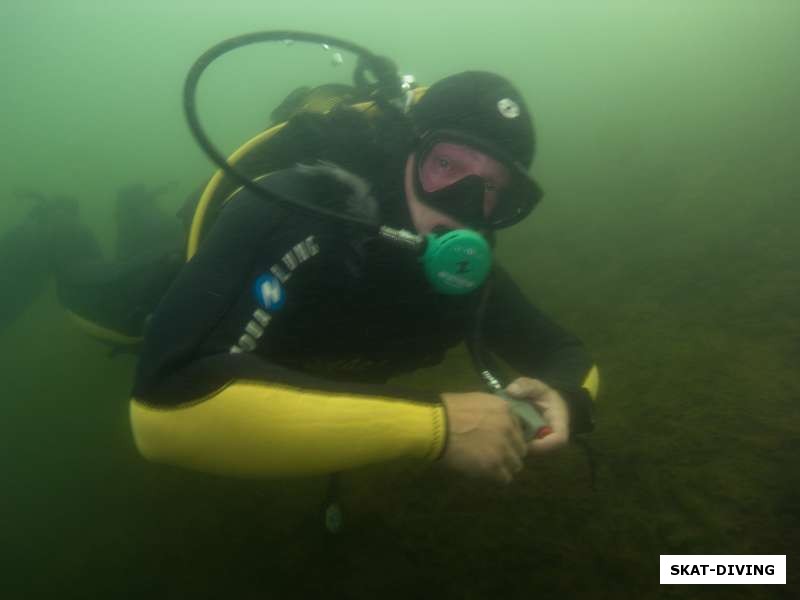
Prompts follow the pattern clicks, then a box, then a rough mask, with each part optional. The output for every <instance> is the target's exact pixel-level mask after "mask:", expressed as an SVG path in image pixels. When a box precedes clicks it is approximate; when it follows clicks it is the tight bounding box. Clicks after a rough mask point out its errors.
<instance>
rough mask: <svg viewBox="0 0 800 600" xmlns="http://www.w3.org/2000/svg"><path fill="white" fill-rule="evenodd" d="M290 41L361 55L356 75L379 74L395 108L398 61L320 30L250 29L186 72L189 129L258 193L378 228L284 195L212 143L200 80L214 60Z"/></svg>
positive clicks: (380, 98)
mask: <svg viewBox="0 0 800 600" xmlns="http://www.w3.org/2000/svg"><path fill="white" fill-rule="evenodd" d="M287 41H297V42H308V43H314V44H323V45H326V46H327V47H330V48H338V49H341V50H345V51H348V52H352V53H353V54H356V55H358V57H359V63H358V66H357V72H356V76H357V77H358V78H360V79H362V80H363V81H366V78H365V71H369V72H370V73H371V74H372V75H373V76H374V77H375V79H376V83H375V84H372V86H371V87H374V88H375V91H374V92H373V98H374V99H375V101H376V102H377V103H378V104H379V105H380V106H381V107H382V108H386V109H391V108H393V104H392V101H393V100H394V99H396V98H399V97H400V96H401V95H402V90H401V87H400V83H401V82H400V78H399V76H398V74H397V69H396V67H395V65H394V63H393V62H392V61H391V60H389V59H388V58H384V57H381V56H378V55H376V54H373V53H372V52H370V51H369V50H367V49H366V48H363V47H361V46H358V45H357V44H353V43H352V42H348V41H347V40H341V39H339V38H335V37H330V36H327V35H321V34H318V33H309V32H304V31H291V30H273V31H258V32H255V33H247V34H244V35H239V36H236V37H232V38H230V39H227V40H224V41H222V42H220V43H218V44H216V45H215V46H212V47H211V48H210V49H208V50H206V51H205V52H204V53H203V54H202V55H201V56H200V58H198V59H197V60H196V61H195V63H194V64H193V65H192V68H191V69H190V70H189V73H188V74H187V76H186V82H185V83H184V86H183V110H184V113H185V115H186V120H187V122H188V124H189V129H190V130H191V132H192V135H193V136H194V138H195V140H196V141H197V143H198V144H199V145H200V147H201V148H202V149H203V151H204V152H205V153H206V155H208V157H209V158H210V159H211V160H212V161H213V162H214V163H215V164H216V165H217V166H218V167H219V168H220V169H222V171H223V172H224V173H225V174H226V175H227V176H228V177H230V178H231V179H232V180H234V181H236V182H237V183H239V184H240V185H242V186H243V187H244V188H246V189H247V190H249V191H250V192H252V193H254V194H256V195H257V196H260V197H262V198H264V199H266V200H269V201H272V202H278V203H282V204H284V205H289V206H290V207H291V208H295V209H300V210H304V211H305V212H307V213H309V214H312V215H321V216H327V217H330V218H333V219H335V220H338V221H348V222H350V223H354V224H357V225H361V226H362V227H363V226H366V227H368V228H371V229H377V226H376V224H375V223H371V222H370V221H367V220H366V219H360V218H358V217H355V216H353V215H349V214H345V213H342V212H339V211H334V210H330V209H326V208H324V207H320V206H311V205H307V204H304V203H302V202H300V201H298V200H296V199H288V198H283V197H281V196H279V195H277V194H275V193H272V192H269V191H267V190H265V189H264V188H262V187H261V186H259V185H258V184H256V183H255V182H254V181H253V180H252V179H251V178H250V177H248V176H247V175H246V174H244V173H243V172H242V171H240V170H239V169H237V168H236V167H234V166H233V165H231V164H230V163H228V160H227V159H226V157H225V156H224V155H223V154H222V153H221V152H220V151H219V150H217V148H216V147H215V146H214V144H212V143H211V140H210V139H209V137H208V136H207V135H206V133H205V130H204V129H203V127H202V125H201V124H200V119H199V117H198V115H197V85H198V82H199V81H200V77H201V76H202V75H203V73H204V72H205V70H206V68H207V67H208V66H209V65H210V64H211V63H212V62H214V61H215V60H216V59H218V58H219V57H220V56H222V55H223V54H226V53H228V52H230V51H232V50H236V49H238V48H241V47H243V46H248V45H250V44H257V43H262V42H287Z"/></svg>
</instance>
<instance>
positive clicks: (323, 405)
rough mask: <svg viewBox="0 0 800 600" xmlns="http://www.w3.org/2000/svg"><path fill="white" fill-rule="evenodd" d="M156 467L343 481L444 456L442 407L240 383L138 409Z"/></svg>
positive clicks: (135, 403)
mask: <svg viewBox="0 0 800 600" xmlns="http://www.w3.org/2000/svg"><path fill="white" fill-rule="evenodd" d="M130 412H131V424H132V427H133V435H134V439H135V441H136V446H137V448H138V449H139V451H140V452H141V453H142V455H144V456H145V457H146V458H148V459H149V460H153V461H155V462H162V463H167V464H171V465H175V466H180V467H186V468H190V469H196V470H200V471H205V472H210V473H216V474H220V475H234V476H241V477H286V476H306V475H320V474H326V473H335V472H339V471H344V470H348V469H353V468H357V467H363V466H366V465H371V464H375V463H381V462H384V461H389V460H393V459H400V458H416V459H420V460H425V461H433V460H435V459H436V458H438V457H439V455H440V454H441V453H442V451H443V449H444V444H445V438H446V431H447V427H446V417H445V411H444V407H443V406H442V405H441V404H425V403H422V402H412V401H404V400H397V399H390V398H381V397H369V396H356V395H351V394H340V393H328V392H321V391H318V390H305V389H301V388H294V387H288V386H283V385H274V384H265V383H263V382H255V381H236V382H233V383H231V384H229V385H227V386H226V387H224V388H223V389H221V390H219V391H217V392H215V393H214V394H213V395H211V396H210V397H208V398H205V399H203V400H202V401H199V402H196V403H193V404H190V405H184V406H178V407H174V408H172V407H171V408H161V407H153V406H151V405H148V404H145V403H143V402H140V401H139V400H137V399H136V398H134V399H132V400H131V403H130Z"/></svg>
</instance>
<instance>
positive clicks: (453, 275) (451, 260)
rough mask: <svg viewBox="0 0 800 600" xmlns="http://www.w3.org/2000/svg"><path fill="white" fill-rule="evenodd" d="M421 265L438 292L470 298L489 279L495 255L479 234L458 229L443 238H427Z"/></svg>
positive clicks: (437, 236) (436, 236)
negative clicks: (493, 255) (468, 295)
mask: <svg viewBox="0 0 800 600" xmlns="http://www.w3.org/2000/svg"><path fill="white" fill-rule="evenodd" d="M422 263H423V266H424V268H425V275H426V276H427V277H428V281H430V282H431V285H433V287H434V289H435V290H436V291H437V292H440V293H442V294H452V295H456V294H468V293H470V292H472V291H474V290H476V289H477V288H479V287H480V286H481V285H482V284H483V282H484V281H485V280H486V277H487V276H488V275H489V270H490V269H491V267H492V251H491V249H490V248H489V243H488V242H487V241H486V239H485V238H484V237H483V236H482V235H481V234H479V233H478V232H477V231H472V230H470V229H456V230H455V231H449V232H447V233H445V234H444V235H433V234H428V236H427V246H426V247H425V253H424V254H423V255H422Z"/></svg>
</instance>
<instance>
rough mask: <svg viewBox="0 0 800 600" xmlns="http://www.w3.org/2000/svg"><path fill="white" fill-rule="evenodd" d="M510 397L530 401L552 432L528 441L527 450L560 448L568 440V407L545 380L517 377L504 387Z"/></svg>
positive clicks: (538, 450) (543, 450) (542, 450)
mask: <svg viewBox="0 0 800 600" xmlns="http://www.w3.org/2000/svg"><path fill="white" fill-rule="evenodd" d="M506 393H507V394H508V395H509V396H511V397H512V398H519V399H520V400H528V401H530V402H531V403H532V404H533V405H534V406H535V407H536V408H537V410H538V411H539V412H540V413H541V415H542V418H543V419H544V420H545V422H546V423H547V424H548V425H549V426H550V427H551V428H552V430H553V431H552V433H550V434H548V435H546V436H544V437H543V438H540V439H534V440H531V441H530V442H528V450H529V451H530V452H534V453H541V452H550V451H551V450H555V449H556V448H561V447H563V446H565V445H566V444H567V442H568V441H569V409H568V408H567V403H566V401H565V400H564V398H562V397H561V394H559V393H558V392H557V391H556V390H554V389H553V388H551V387H550V386H549V385H547V384H546V383H545V382H543V381H540V380H538V379H531V378H529V377H519V378H517V379H515V380H514V381H512V382H511V383H510V384H509V385H508V387H506Z"/></svg>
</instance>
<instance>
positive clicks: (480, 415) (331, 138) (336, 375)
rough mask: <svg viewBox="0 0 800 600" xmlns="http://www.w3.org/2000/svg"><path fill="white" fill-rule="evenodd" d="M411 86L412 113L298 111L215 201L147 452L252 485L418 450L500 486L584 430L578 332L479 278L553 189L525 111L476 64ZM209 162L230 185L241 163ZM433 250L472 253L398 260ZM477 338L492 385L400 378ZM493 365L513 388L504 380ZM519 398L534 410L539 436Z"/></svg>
mask: <svg viewBox="0 0 800 600" xmlns="http://www.w3.org/2000/svg"><path fill="white" fill-rule="evenodd" d="M208 62H210V61H209V60H198V64H201V63H202V68H204V67H205V65H207V63H208ZM190 79H191V76H190ZM188 81H189V80H187V82H188ZM189 87H190V84H189V83H187V89H188V88H189ZM407 91H408V94H407V96H406V99H407V101H406V102H405V106H404V107H403V108H402V109H396V110H393V109H392V108H391V107H390V106H388V105H387V104H385V103H384V104H381V103H380V102H378V101H376V100H375V101H372V102H367V103H366V105H361V106H358V105H353V104H351V103H350V102H340V103H338V104H336V105H335V106H333V107H332V108H330V110H327V111H326V112H320V111H315V110H295V111H290V112H291V115H290V116H289V118H288V121H287V122H286V123H283V124H281V125H279V126H277V127H275V128H272V129H271V130H270V136H269V139H268V142H266V143H264V144H263V147H262V148H261V150H259V149H256V150H254V151H253V152H251V153H250V155H248V156H244V157H242V156H238V158H236V161H237V162H238V164H237V167H236V168H237V169H239V172H240V173H241V172H246V173H247V175H246V176H245V177H239V176H238V174H237V178H235V179H234V180H232V181H228V183H227V189H226V190H225V193H223V194H221V197H223V198H224V200H222V201H218V202H217V207H216V209H214V210H212V209H211V208H209V207H208V206H207V205H206V203H205V201H204V200H202V199H201V200H200V202H199V203H198V204H197V208H196V210H195V214H194V220H193V223H192V228H191V229H192V231H191V232H190V241H189V260H188V262H187V263H186V264H185V266H184V267H183V268H182V269H181V271H180V272H179V273H178V276H177V278H176V279H175V281H174V282H173V283H172V285H171V286H170V288H169V290H168V292H167V293H166V295H165V297H164V298H163V299H162V300H161V302H160V303H159V304H158V307H157V309H156V310H155V312H154V314H153V315H152V318H151V320H150V322H149V326H148V329H147V332H146V336H145V340H144V345H143V348H142V353H141V358H140V362H139V364H138V368H137V372H136V377H135V383H134V386H133V394H132V395H133V398H132V399H131V403H130V417H131V424H132V429H133V434H134V439H135V443H136V445H137V447H138V449H139V451H140V452H141V453H142V454H143V455H144V456H145V457H146V458H148V459H150V460H153V461H156V462H161V463H167V464H172V465H176V466H180V467H185V468H189V469H196V470H201V471H205V472H210V473H216V474H223V475H233V476H245V477H287V476H310V475H324V474H336V473H340V472H344V471H348V470H350V469H354V468H357V467H362V466H366V465H372V464H377V463H383V462H386V461H391V460H395V459H409V458H410V459H416V460H419V461H427V462H431V463H433V462H437V463H439V464H442V465H444V466H445V467H447V468H450V469H452V470H455V471H458V472H461V473H464V474H467V475H470V476H476V477H481V478H485V479H488V480H494V481H498V482H504V483H508V482H510V481H512V480H513V479H514V477H515V476H516V475H517V473H519V471H520V470H522V469H523V466H524V458H525V456H526V455H527V454H528V453H540V452H548V451H551V450H553V449H555V448H558V447H560V446H562V445H564V444H565V443H566V442H567V441H568V439H569V438H570V436H571V435H574V434H579V433H585V432H588V431H590V430H591V429H592V428H593V421H592V402H593V399H594V396H595V395H596V393H597V383H598V375H597V369H596V367H595V366H594V365H593V363H592V360H591V358H590V357H589V355H588V354H587V352H586V349H585V347H584V346H583V344H582V343H581V341H580V340H579V339H578V338H577V337H575V336H574V335H572V334H571V333H569V332H567V331H566V330H564V329H563V328H562V327H560V326H558V325H557V324H556V323H554V322H553V321H552V320H550V319H548V318H547V317H546V316H545V315H544V314H543V313H541V312H540V311H539V310H538V309H536V308H535V307H534V306H533V305H532V304H531V303H530V302H528V300H527V299H526V298H525V296H524V294H523V293H522V292H521V290H520V289H519V287H518V286H517V285H516V284H515V283H514V281H513V280H512V278H511V277H510V276H509V275H508V273H506V272H505V270H503V269H502V267H501V266H499V265H496V264H495V265H494V266H493V267H491V274H490V275H489V276H488V279H486V281H485V282H483V281H482V279H481V278H480V277H479V278H478V279H477V284H476V281H474V280H472V279H471V273H470V270H472V269H477V270H480V269H481V268H485V269H486V270H489V267H487V265H489V264H490V263H491V254H490V247H491V246H492V245H493V244H494V237H495V232H496V231H497V230H499V229H502V228H504V227H508V226H511V225H514V224H516V223H518V222H519V221H521V220H522V219H523V218H525V217H526V216H527V215H528V214H529V213H530V212H531V210H532V209H533V208H534V206H535V205H536V203H537V202H538V200H539V199H540V197H541V195H542V192H541V190H540V188H539V186H538V185H537V183H536V182H535V181H534V180H533V179H532V178H531V177H530V176H529V175H528V173H527V170H528V168H529V167H530V165H531V162H532V160H533V156H534V130H533V125H532V120H531V116H530V113H529V111H528V108H527V106H526V103H525V101H524V100H523V98H522V96H521V95H520V93H519V92H518V90H517V89H516V88H515V87H514V86H513V85H512V84H511V83H510V82H509V81H508V80H506V79H505V78H503V77H501V76H499V75H497V74H494V73H490V72H482V71H467V72H462V73H459V74H456V75H453V76H450V77H446V78H444V79H442V80H441V81H438V82H436V83H434V84H433V85H432V86H430V87H429V88H428V89H427V90H424V89H407ZM299 95H300V96H301V100H300V101H299V103H300V104H302V97H303V94H302V93H301V94H299ZM356 96H357V94H356ZM185 106H187V107H189V108H187V116H188V117H189V121H190V126H192V127H193V129H194V130H195V131H194V133H195V136H196V137H197V138H198V140H199V141H201V143H203V142H202V140H203V139H204V138H203V135H202V134H198V132H197V127H196V126H195V125H193V122H194V121H193V118H194V117H193V113H192V110H193V106H192V103H191V101H187V100H186V99H185ZM284 108H285V107H284ZM207 145H208V144H206V145H205V146H204V149H206V151H207V152H208V153H209V155H210V156H212V158H213V157H214V153H213V152H211V151H209V150H208V149H207V148H206V146H207ZM240 154H241V152H237V155H240ZM215 161H216V162H217V163H218V164H219V165H220V166H221V168H222V169H223V170H224V171H225V173H224V174H223V173H221V172H220V173H219V174H220V175H221V176H223V177H224V176H226V175H229V174H230V172H231V171H234V172H235V169H234V168H233V167H232V163H233V162H234V159H233V158H231V160H230V163H228V162H226V161H225V159H224V158H222V159H217V158H215ZM234 174H236V173H234ZM237 184H238V185H237ZM271 200H274V201H271ZM206 213H213V216H208V214H206ZM205 221H211V223H210V224H209V223H206V222H205ZM363 223H379V224H381V226H380V227H379V228H372V229H370V228H366V227H362V226H361V224H363ZM378 231H380V233H378ZM387 232H388V233H387ZM411 238H413V239H411ZM198 239H200V241H199V242H198ZM420 239H422V240H426V241H423V243H422V247H424V246H426V245H427V247H428V248H430V247H433V246H434V245H435V244H437V243H439V242H440V241H441V240H445V241H444V242H442V243H444V244H445V245H449V249H450V250H451V251H452V252H454V253H455V254H457V255H459V256H460V257H462V258H463V260H461V259H459V260H458V261H456V265H455V266H454V268H453V269H451V270H448V269H447V268H443V267H441V263H437V262H436V260H432V261H429V262H425V264H424V265H423V263H422V262H421V259H420V255H419V253H418V252H411V251H409V249H408V247H404V244H405V245H406V246H408V245H410V246H414V245H415V244H416V243H417V242H416V241H419V240H420ZM409 240H411V241H410V242H409ZM415 240H416V241H415ZM406 242H408V244H406ZM481 244H483V245H484V246H481ZM418 249H419V246H418ZM484 249H485V251H484ZM425 252H426V257H427V256H428V254H427V250H425ZM459 253H460V254H459ZM486 257H489V258H488V259H487V258H486ZM484 259H486V260H484ZM482 261H483V262H482ZM473 284H475V285H473ZM489 290H491V291H490V292H489ZM465 339H466V341H467V342H468V343H469V342H472V343H471V345H470V349H471V351H472V353H473V357H474V358H475V359H476V364H477V365H480V366H486V368H485V369H484V370H482V371H481V375H482V376H484V379H485V381H486V382H487V386H488V387H489V388H490V391H488V392H484V391H477V390H476V391H472V392H467V393H458V392H455V391H452V390H451V389H450V388H451V385H449V384H448V383H447V382H441V384H440V385H438V386H437V387H436V388H435V389H431V390H428V391H419V390H414V391H412V390H408V389H403V388H400V387H397V386H394V385H390V384H387V381H388V380H389V379H391V378H392V377H394V376H396V375H399V374H401V373H407V372H412V371H414V370H417V369H419V368H422V367H428V366H432V365H436V364H439V363H440V362H442V360H443V358H444V355H445V352H446V351H447V350H448V349H450V348H452V347H454V346H456V345H458V344H459V343H461V342H463V341H465ZM476 339H479V343H476ZM490 353H491V354H496V355H497V356H499V357H501V358H502V359H503V360H505V362H506V363H507V364H508V365H510V366H511V368H513V369H514V370H516V371H517V372H518V373H520V374H521V376H520V377H517V378H516V379H514V380H513V381H511V383H510V384H508V385H502V384H501V383H499V378H497V377H496V376H495V375H493V374H492V373H491V368H489V367H488V366H487V365H489V364H490V363H489V359H488V358H486V357H487V356H488V355H489V354H490ZM492 392H494V393H492ZM512 402H516V403H518V404H524V405H525V406H526V407H528V408H530V407H535V408H536V409H537V411H538V414H539V416H540V418H541V420H542V421H543V423H544V426H543V427H542V428H540V429H538V430H537V431H536V432H534V433H535V435H528V433H526V431H525V430H524V428H523V426H522V425H523V423H522V420H521V419H519V418H517V415H516V414H515V411H514V410H512V408H511V407H512Z"/></svg>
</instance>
